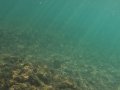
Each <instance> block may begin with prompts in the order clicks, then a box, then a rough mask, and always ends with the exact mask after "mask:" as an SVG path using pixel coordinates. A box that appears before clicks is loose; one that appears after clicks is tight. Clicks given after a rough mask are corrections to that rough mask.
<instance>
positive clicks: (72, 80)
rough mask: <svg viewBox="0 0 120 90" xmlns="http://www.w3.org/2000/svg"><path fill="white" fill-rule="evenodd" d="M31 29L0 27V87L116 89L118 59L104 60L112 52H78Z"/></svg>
mask: <svg viewBox="0 0 120 90" xmlns="http://www.w3.org/2000/svg"><path fill="white" fill-rule="evenodd" d="M28 29H29V28H28ZM28 31H29V30H28ZM32 32H33V30H32V29H30V31H29V32H27V31H25V30H24V29H21V28H17V27H16V28H14V29H13V28H11V27H9V28H3V27H1V28H0V90H120V67H119V62H118V63H114V62H107V60H106V59H111V61H112V60H113V59H116V56H114V55H113V56H112V58H107V56H105V55H104V53H103V54H101V55H100V54H99V53H98V52H97V51H96V52H93V51H92V50H89V49H86V48H85V47H81V48H80V49H79V50H80V51H79V54H78V51H76V49H74V47H73V46H70V44H69V45H67V44H66V43H62V44H60V46H56V47H55V45H59V43H60V41H59V42H58V41H57V40H53V38H50V35H49V39H48V38H46V37H45V35H48V34H44V35H43V36H44V37H42V36H41V38H38V37H37V36H38V35H37V36H36V37H37V38H36V37H34V36H35V34H36V33H32ZM51 39H52V43H50V40H51ZM61 41H62V40H61ZM64 42H65V41H64ZM46 44H47V45H46ZM53 45H54V47H53ZM91 53H92V54H91ZM117 58H119V57H117Z"/></svg>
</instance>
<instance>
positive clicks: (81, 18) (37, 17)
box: [0, 0, 120, 90]
mask: <svg viewBox="0 0 120 90" xmlns="http://www.w3.org/2000/svg"><path fill="white" fill-rule="evenodd" d="M119 4H120V1H118V0H115V1H114V0H101V1H96V0H75V1H73V0H0V54H12V55H17V56H21V57H28V58H29V56H32V57H34V58H37V59H36V60H39V58H42V59H43V62H44V61H45V62H47V63H49V64H50V66H51V67H53V68H56V67H57V66H56V65H55V64H58V66H59V63H60V64H61V63H65V64H66V68H65V69H63V71H64V72H66V73H69V74H71V76H73V77H74V76H75V78H74V79H75V80H76V81H78V82H79V83H80V87H81V89H79V90H120V31H119V29H120V25H119V23H120V6H119ZM54 59H55V60H56V62H55V63H52V60H53V61H54ZM58 68H59V67H58Z"/></svg>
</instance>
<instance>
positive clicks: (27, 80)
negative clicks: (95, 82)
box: [0, 56, 77, 90]
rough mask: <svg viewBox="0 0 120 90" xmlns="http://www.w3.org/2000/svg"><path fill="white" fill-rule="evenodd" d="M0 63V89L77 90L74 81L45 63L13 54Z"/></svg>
mask: <svg viewBox="0 0 120 90" xmlns="http://www.w3.org/2000/svg"><path fill="white" fill-rule="evenodd" d="M3 61H4V64H0V66H1V68H0V90H77V88H76V85H75V83H74V81H73V80H72V79H70V78H68V76H64V75H61V74H60V73H59V72H56V70H54V69H53V68H52V69H50V68H49V67H48V66H47V65H41V64H34V63H30V62H26V61H24V60H21V59H19V57H15V56H10V57H9V56H7V57H5V58H3Z"/></svg>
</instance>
